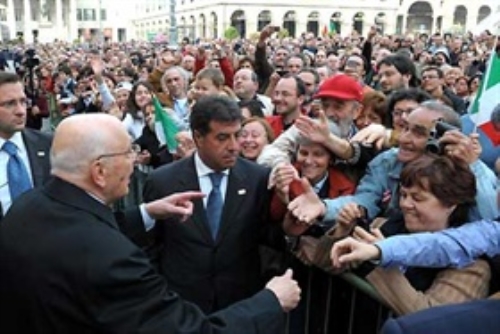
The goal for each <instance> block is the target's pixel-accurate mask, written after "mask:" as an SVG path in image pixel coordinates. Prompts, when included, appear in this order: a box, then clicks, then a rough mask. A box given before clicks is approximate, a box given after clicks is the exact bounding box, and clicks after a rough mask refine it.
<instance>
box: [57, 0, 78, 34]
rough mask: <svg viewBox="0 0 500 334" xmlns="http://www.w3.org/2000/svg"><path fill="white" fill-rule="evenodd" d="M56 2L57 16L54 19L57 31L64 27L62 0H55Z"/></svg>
mask: <svg viewBox="0 0 500 334" xmlns="http://www.w3.org/2000/svg"><path fill="white" fill-rule="evenodd" d="M55 4H56V17H55V19H54V26H55V27H56V29H57V31H62V29H63V28H64V22H63V10H62V5H63V4H62V0H55ZM75 20H76V17H75Z"/></svg>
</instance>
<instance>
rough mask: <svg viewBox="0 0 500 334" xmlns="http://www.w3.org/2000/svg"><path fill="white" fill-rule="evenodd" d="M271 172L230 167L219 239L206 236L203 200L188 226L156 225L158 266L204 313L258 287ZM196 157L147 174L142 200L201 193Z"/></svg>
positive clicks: (197, 203) (241, 165) (247, 165)
mask: <svg viewBox="0 0 500 334" xmlns="http://www.w3.org/2000/svg"><path fill="white" fill-rule="evenodd" d="M268 176H269V170H268V169H267V168H264V167H262V166H259V165H257V164H255V163H253V162H250V161H247V160H244V159H238V161H237V163H236V165H235V166H234V167H233V168H232V169H231V171H230V174H229V179H228V186H227V191H226V196H225V203H224V208H223V213H222V218H221V224H220V229H219V233H218V236H217V238H216V240H215V241H214V240H213V239H212V237H211V235H210V229H209V227H208V223H207V217H206V212H205V208H204V205H203V201H202V200H198V201H195V203H194V204H195V205H194V206H195V207H194V213H193V215H192V217H191V218H190V219H188V220H187V221H186V222H182V223H181V222H178V221H176V220H175V219H171V220H170V221H166V222H157V224H156V227H155V228H156V231H155V232H156V237H157V240H156V241H157V245H161V249H160V252H159V268H160V273H161V274H163V275H164V276H165V277H166V278H167V281H168V282H169V284H170V285H171V287H172V289H173V290H174V291H176V292H178V293H179V294H180V295H181V296H182V297H183V298H185V299H187V300H189V301H192V302H194V303H195V304H197V305H198V306H200V308H201V309H202V310H204V311H205V312H213V311H215V310H218V309H221V308H224V307H226V306H228V305H230V304H232V303H234V302H236V301H239V300H242V299H244V298H247V297H248V296H250V295H252V294H253V293H255V292H256V291H258V290H259V289H260V288H262V283H263V282H262V279H261V277H260V258H259V250H258V245H259V242H260V238H261V237H262V234H261V233H263V231H264V230H265V228H266V225H267V224H266V223H267V216H268V211H269V202H270V201H269V196H268V190H267V181H268ZM199 189H200V186H199V182H198V176H197V174H196V169H195V165H194V157H189V158H185V159H183V160H180V161H176V162H174V163H172V164H169V165H165V166H162V167H160V168H158V169H157V170H155V171H153V172H152V173H151V174H150V177H149V178H148V180H147V181H146V184H145V186H144V201H145V202H149V201H152V200H154V199H158V198H161V197H163V196H166V195H169V194H172V193H176V192H180V191H186V190H199Z"/></svg>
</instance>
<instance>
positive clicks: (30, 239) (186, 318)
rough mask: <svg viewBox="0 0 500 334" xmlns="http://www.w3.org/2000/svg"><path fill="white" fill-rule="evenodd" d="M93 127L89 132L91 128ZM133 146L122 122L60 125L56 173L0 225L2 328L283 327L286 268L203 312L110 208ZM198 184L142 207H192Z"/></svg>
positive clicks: (290, 296) (96, 118)
mask: <svg viewBox="0 0 500 334" xmlns="http://www.w3.org/2000/svg"><path fill="white" fill-rule="evenodd" d="M89 128H92V129H93V130H94V131H92V132H90V131H88V129H89ZM136 157H137V154H136V152H135V151H133V150H132V148H131V144H130V139H129V136H128V134H127V132H126V130H125V129H124V128H123V126H122V124H121V122H120V121H119V120H117V119H116V118H114V117H112V116H109V115H104V114H99V115H98V114H93V115H77V116H73V117H70V118H68V119H66V120H64V121H63V122H62V123H61V124H60V125H59V127H58V129H57V130H56V134H55V137H54V143H53V147H52V151H51V160H52V174H53V175H54V178H52V179H51V180H49V181H48V182H47V183H46V184H45V185H44V186H42V187H41V188H37V189H35V190H32V191H29V192H27V193H26V194H24V195H23V196H22V197H20V198H19V199H18V200H17V201H16V202H15V203H14V205H13V206H12V208H11V209H10V210H9V212H8V214H7V215H6V217H5V218H4V220H3V222H2V224H0V272H1V275H0V296H1V297H0V333H9V334H16V333H20V334H24V333H61V334H66V333H279V332H280V331H282V330H283V325H284V323H283V320H284V316H283V310H285V311H287V310H290V309H292V308H293V307H295V306H296V305H297V302H298V300H299V294H300V289H299V288H298V285H297V283H296V282H295V281H293V280H292V279H291V271H289V272H287V273H286V274H285V275H283V276H282V277H278V278H274V279H273V280H271V281H270V282H269V283H268V284H267V286H266V289H264V290H262V291H260V292H259V293H257V294H256V295H254V296H253V297H252V298H250V299H248V300H246V301H242V302H240V303H238V304H236V305H234V306H232V307H230V308H228V309H226V310H223V311H221V312H218V313H216V314H213V315H211V316H205V315H204V314H203V313H202V312H201V311H200V309H199V308H198V307H196V306H195V305H193V304H190V303H187V302H184V301H182V300H181V299H180V298H179V297H178V295H176V294H175V293H173V292H172V291H171V290H169V289H168V287H167V284H166V282H165V280H164V279H163V278H162V277H161V276H160V275H159V274H158V273H157V272H156V271H155V270H154V268H153V267H152V266H151V264H150V261H149V259H148V258H147V257H146V255H145V254H144V253H143V252H142V251H141V250H140V249H139V248H138V247H137V246H135V245H134V244H133V243H132V242H131V241H130V240H129V239H127V238H126V237H125V236H124V235H123V234H121V233H120V231H119V230H118V225H117V222H116V220H115V218H114V216H113V213H112V211H111V209H110V205H111V203H112V202H113V201H115V200H117V199H118V198H120V197H122V196H124V195H125V194H126V193H127V191H128V184H129V181H130V175H131V173H132V170H133V164H134V160H135V159H136ZM200 196H202V194H200V193H199V192H187V193H182V194H174V195H172V196H169V197H167V198H164V199H160V200H157V201H154V202H151V203H148V204H146V205H145V206H144V210H145V211H146V212H147V213H148V214H149V215H152V216H153V217H163V218H166V217H167V216H169V215H173V214H175V215H181V216H189V215H190V214H191V213H192V208H193V204H192V202H191V200H192V198H199V197H200Z"/></svg>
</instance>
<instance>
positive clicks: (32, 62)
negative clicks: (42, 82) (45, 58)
mask: <svg viewBox="0 0 500 334" xmlns="http://www.w3.org/2000/svg"><path fill="white" fill-rule="evenodd" d="M24 56H25V60H24V62H23V65H24V66H25V67H27V68H30V69H33V68H35V67H37V66H38V65H40V59H38V57H37V56H36V52H35V49H28V50H26V52H25V53H24Z"/></svg>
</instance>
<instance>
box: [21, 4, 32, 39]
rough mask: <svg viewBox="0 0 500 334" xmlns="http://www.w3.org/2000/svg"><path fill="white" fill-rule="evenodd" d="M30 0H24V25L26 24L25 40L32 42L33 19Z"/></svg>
mask: <svg viewBox="0 0 500 334" xmlns="http://www.w3.org/2000/svg"><path fill="white" fill-rule="evenodd" d="M30 2H31V1H30V0H24V1H23V4H24V16H23V25H24V30H23V34H24V42H27V43H31V42H33V33H32V28H31V27H32V25H33V23H32V21H31V4H30Z"/></svg>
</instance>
